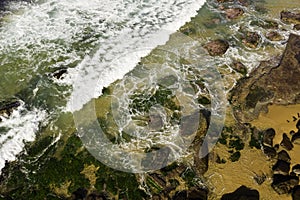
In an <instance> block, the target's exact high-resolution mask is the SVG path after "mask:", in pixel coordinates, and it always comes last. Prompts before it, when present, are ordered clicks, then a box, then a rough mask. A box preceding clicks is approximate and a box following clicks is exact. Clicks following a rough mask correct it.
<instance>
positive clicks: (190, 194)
mask: <svg viewBox="0 0 300 200" xmlns="http://www.w3.org/2000/svg"><path fill="white" fill-rule="evenodd" d="M207 194H208V192H207V190H206V189H202V188H196V187H194V188H191V189H190V190H183V191H178V192H176V193H175V195H174V196H173V198H172V200H207Z"/></svg>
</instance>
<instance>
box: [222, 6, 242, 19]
mask: <svg viewBox="0 0 300 200" xmlns="http://www.w3.org/2000/svg"><path fill="white" fill-rule="evenodd" d="M225 14H226V17H227V18H228V19H237V18H239V17H240V16H242V15H243V14H244V10H243V9H241V8H228V9H226V10H225Z"/></svg>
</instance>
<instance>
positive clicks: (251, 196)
mask: <svg viewBox="0 0 300 200" xmlns="http://www.w3.org/2000/svg"><path fill="white" fill-rule="evenodd" d="M244 199H245V200H246V199H247V200H259V192H258V191H257V190H252V189H250V188H247V187H246V186H244V185H242V186H241V187H239V188H238V189H237V190H236V191H234V192H232V193H228V194H224V195H223V196H222V198H221V200H244Z"/></svg>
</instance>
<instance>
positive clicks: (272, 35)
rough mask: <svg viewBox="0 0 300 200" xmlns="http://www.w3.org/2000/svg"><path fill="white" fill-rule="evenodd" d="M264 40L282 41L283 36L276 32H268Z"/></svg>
mask: <svg viewBox="0 0 300 200" xmlns="http://www.w3.org/2000/svg"><path fill="white" fill-rule="evenodd" d="M266 38H268V39H269V40H271V41H280V40H283V39H284V38H283V36H282V35H280V34H279V33H278V32H277V31H271V32H268V33H267V34H266Z"/></svg>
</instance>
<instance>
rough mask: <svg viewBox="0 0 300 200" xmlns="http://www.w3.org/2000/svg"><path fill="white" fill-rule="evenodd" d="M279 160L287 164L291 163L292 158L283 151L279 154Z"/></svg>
mask: <svg viewBox="0 0 300 200" xmlns="http://www.w3.org/2000/svg"><path fill="white" fill-rule="evenodd" d="M278 160H283V161H285V162H290V161H291V157H290V156H289V154H288V153H287V152H286V151H285V150H281V151H280V152H279V153H278Z"/></svg>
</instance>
